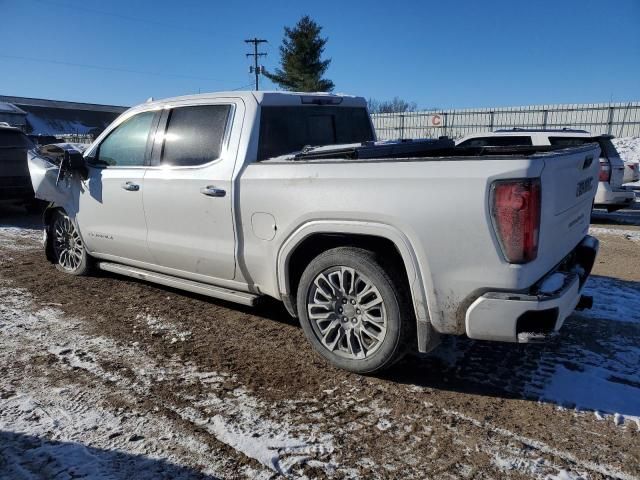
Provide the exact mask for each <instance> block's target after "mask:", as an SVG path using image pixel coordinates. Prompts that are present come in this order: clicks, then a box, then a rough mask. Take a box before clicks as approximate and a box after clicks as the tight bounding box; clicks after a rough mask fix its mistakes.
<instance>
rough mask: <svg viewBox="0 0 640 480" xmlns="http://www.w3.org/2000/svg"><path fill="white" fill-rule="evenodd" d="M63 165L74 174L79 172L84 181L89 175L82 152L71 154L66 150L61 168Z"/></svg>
mask: <svg viewBox="0 0 640 480" xmlns="http://www.w3.org/2000/svg"><path fill="white" fill-rule="evenodd" d="M62 165H64V167H66V168H67V169H68V170H70V171H72V172H78V174H80V176H81V177H82V179H83V180H86V179H87V177H88V175H89V171H88V169H87V164H86V163H85V161H84V158H83V156H82V153H80V152H69V151H66V150H65V152H64V158H63V160H62V163H61V167H62Z"/></svg>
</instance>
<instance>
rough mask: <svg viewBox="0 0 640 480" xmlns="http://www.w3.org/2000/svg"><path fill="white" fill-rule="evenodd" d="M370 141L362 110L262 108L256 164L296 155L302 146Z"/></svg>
mask: <svg viewBox="0 0 640 480" xmlns="http://www.w3.org/2000/svg"><path fill="white" fill-rule="evenodd" d="M373 139H374V133H373V127H372V126H371V121H370V119H369V115H368V113H367V110H366V108H362V107H337V106H316V105H314V106H263V107H262V108H261V113H260V137H259V140H258V161H261V160H266V159H269V158H274V157H278V156H280V155H285V154H288V153H293V152H298V151H300V150H302V149H303V148H304V147H305V146H316V147H317V146H324V145H337V144H343V143H362V142H368V141H371V140H373Z"/></svg>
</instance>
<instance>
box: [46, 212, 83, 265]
mask: <svg viewBox="0 0 640 480" xmlns="http://www.w3.org/2000/svg"><path fill="white" fill-rule="evenodd" d="M49 228H50V229H49V235H50V237H49V241H50V242H51V251H52V253H53V262H54V264H55V266H56V268H57V269H58V270H60V271H61V272H64V273H69V274H71V275H86V274H88V273H89V256H88V254H87V251H86V249H85V247H84V242H83V241H82V237H80V233H79V232H78V229H77V228H76V226H75V224H74V223H73V221H72V220H71V218H69V216H68V215H67V214H66V213H64V212H62V211H59V210H58V211H56V212H55V213H54V214H53V218H52V221H51V225H50V227H49Z"/></svg>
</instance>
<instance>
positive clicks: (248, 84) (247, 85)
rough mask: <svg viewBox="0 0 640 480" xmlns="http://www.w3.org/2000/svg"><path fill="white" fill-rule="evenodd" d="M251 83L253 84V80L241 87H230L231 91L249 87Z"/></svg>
mask: <svg viewBox="0 0 640 480" xmlns="http://www.w3.org/2000/svg"><path fill="white" fill-rule="evenodd" d="M251 85H253V81H251V83H247V84H246V85H242V86H241V87H238V88H232V89H231V91H232V92H235V91H237V90H244V89H245V88H248V87H250V86H251Z"/></svg>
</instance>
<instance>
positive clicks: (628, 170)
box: [622, 160, 640, 184]
mask: <svg viewBox="0 0 640 480" xmlns="http://www.w3.org/2000/svg"><path fill="white" fill-rule="evenodd" d="M624 167H625V168H624V176H623V177H622V183H623V184H624V183H633V182H637V181H638V180H640V164H639V163H638V162H633V161H631V160H624Z"/></svg>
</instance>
